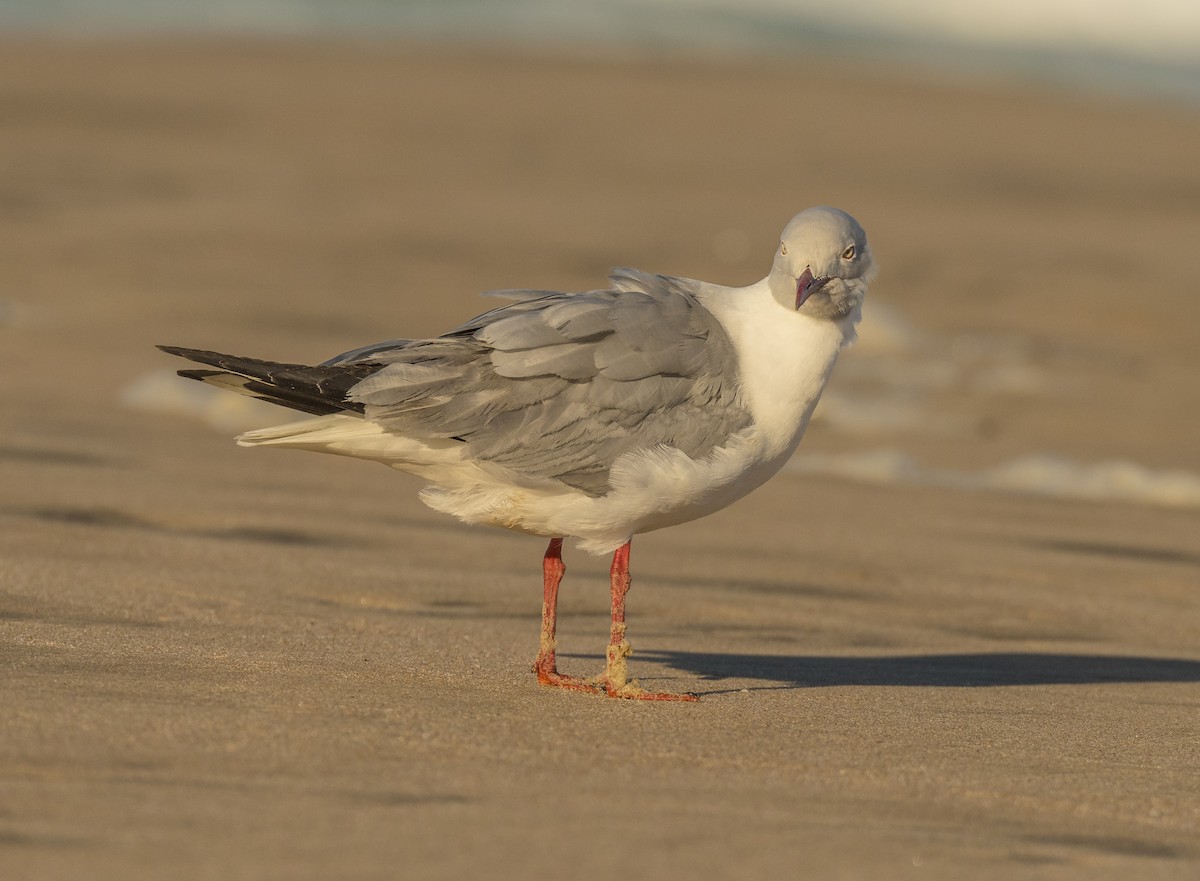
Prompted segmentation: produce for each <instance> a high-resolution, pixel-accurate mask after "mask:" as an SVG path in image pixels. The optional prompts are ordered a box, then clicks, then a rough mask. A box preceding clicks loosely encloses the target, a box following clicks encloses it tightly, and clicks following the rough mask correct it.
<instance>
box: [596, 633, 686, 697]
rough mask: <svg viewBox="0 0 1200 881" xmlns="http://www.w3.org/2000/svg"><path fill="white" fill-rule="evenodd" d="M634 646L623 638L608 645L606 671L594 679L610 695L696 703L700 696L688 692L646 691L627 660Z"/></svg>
mask: <svg viewBox="0 0 1200 881" xmlns="http://www.w3.org/2000/svg"><path fill="white" fill-rule="evenodd" d="M631 654H633V648H632V647H631V646H630V645H629V643H628V642H626V641H624V640H622V641H621V642H619V643H617V644H616V645H610V646H609V647H608V665H607V666H606V667H605V668H604V672H603V673H601V674H600V675H599V676H597V677H596V678H595V679H593V680H592V682H593V683H595V684H596V685H597V686H599V687H601V688H603V689H604V693H605V694H607V695H608V696H609V697H618V698H623V699H625V700H633V701H688V702H690V703H694V702H696V701H698V700H700V698H698V697H696V695H694V694H688V693H686V692H683V693H680V694H675V693H674V692H670V691H646V689H644V688H642V686H641V684H640V683H639V682H638V681H637V680H636V679H631V678H630V676H629V662H628V661H626V658H628V657H629V656H630V655H631Z"/></svg>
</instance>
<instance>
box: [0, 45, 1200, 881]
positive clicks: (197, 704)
mask: <svg viewBox="0 0 1200 881" xmlns="http://www.w3.org/2000/svg"><path fill="white" fill-rule="evenodd" d="M3 48H4V51H3V52H0V118H3V120H4V122H5V136H4V138H3V139H0V266H3V272H2V280H0V400H2V402H3V423H2V429H0V486H2V487H3V489H2V491H0V527H2V528H0V621H2V622H3V623H2V627H0V634H2V635H3V638H2V640H0V651H2V652H3V662H4V668H3V669H4V675H3V677H2V678H0V705H2V706H3V707H4V713H3V718H4V723H3V736H2V737H0V755H2V759H0V792H2V793H3V794H2V795H0V865H3V866H4V869H3V874H4V876H5V877H6V878H21V879H24V878H29V879H59V878H62V879H67V878H79V877H89V878H122V879H137V878H161V877H166V876H170V877H179V878H223V879H237V878H256V879H261V878H289V879H294V878H395V877H406V878H432V879H439V878H445V879H460V878H464V877H487V878H518V877H521V878H526V877H530V876H532V875H536V874H548V873H559V874H569V875H571V876H572V877H581V878H582V877H596V876H599V875H601V874H602V873H603V874H606V875H618V874H622V873H627V874H628V875H629V876H630V877H643V878H679V877H709V878H783V877H814V878H839V877H845V878H858V877H877V878H892V877H896V878H904V877H918V876H920V877H934V878H946V879H957V878H963V877H971V878H981V879H987V878H1012V877H1023V878H1053V879H1059V878H1081V879H1082V878H1088V879H1094V878H1108V877H1111V878H1118V877H1120V878H1129V877H1155V878H1192V877H1195V876H1196V873H1197V871H1198V870H1200V845H1198V844H1197V840H1198V838H1197V833H1198V832H1200V759H1198V756H1200V742H1198V734H1197V732H1198V731H1200V626H1198V625H1200V538H1198V537H1197V536H1200V511H1198V510H1196V509H1194V508H1179V509H1173V508H1165V507H1154V506H1149V505H1134V504H1124V503H1118V502H1114V501H1102V502H1083V501H1073V500H1069V499H1055V498H1044V497H1038V496H1033V495H1019V494H1006V493H997V492H963V491H956V490H951V489H944V488H936V487H919V486H916V487H904V486H875V485H866V484H858V483H852V482H847V481H843V480H837V479H833V478H831V477H822V476H819V475H818V476H812V475H802V474H799V473H795V472H790V473H784V474H781V475H780V476H779V477H777V478H776V479H775V480H773V481H772V482H771V483H769V484H768V485H767V486H766V487H764V488H763V489H761V490H760V491H758V492H757V493H756V494H754V495H753V496H751V497H750V498H749V499H747V500H744V501H743V502H741V503H739V504H738V505H736V506H734V507H733V508H731V509H729V510H727V511H725V512H722V513H721V514H718V515H715V516H713V517H710V518H708V519H706V520H704V521H699V522H697V523H694V524H689V525H686V526H683V527H679V528H676V529H672V530H668V531H665V532H662V533H656V534H651V535H647V536H643V537H640V538H639V539H638V540H637V541H636V542H635V544H634V550H633V567H634V570H633V571H634V588H633V592H632V593H631V594H630V637H631V641H632V643H633V645H634V648H635V652H636V654H635V656H634V658H633V664H634V669H635V673H637V674H639V675H640V676H641V677H642V679H643V681H644V682H645V684H647V685H648V686H650V687H652V688H658V689H673V690H690V691H695V692H697V693H699V694H701V695H702V698H703V699H702V701H701V702H700V703H699V704H696V705H671V706H664V705H639V704H635V703H625V702H615V701H607V700H601V699H597V698H590V697H586V696H580V695H575V694H564V693H559V692H555V691H549V690H543V689H539V688H538V687H537V686H536V684H535V683H534V681H533V677H532V675H531V674H530V673H529V664H530V662H531V660H532V655H533V652H534V651H535V649H536V644H537V633H538V627H537V625H538V610H539V607H540V591H539V588H540V578H539V569H540V555H541V552H542V549H543V547H542V542H541V541H540V540H537V539H534V538H530V537H524V536H519V535H510V534H507V533H502V532H499V531H493V530H487V529H482V528H480V529H469V528H467V527H463V526H460V525H458V524H457V523H455V522H453V521H451V520H449V519H446V518H444V517H442V516H440V515H437V514H435V513H434V512H432V511H429V510H427V509H425V508H424V507H423V506H422V505H421V504H420V503H419V502H418V501H417V499H416V496H415V490H416V489H417V488H419V484H418V483H416V482H415V481H414V480H412V479H410V478H408V477H406V476H404V475H399V474H392V473H390V472H387V471H384V470H383V469H381V468H379V467H377V466H373V465H369V464H366V463H360V462H353V461H345V460H339V459H336V458H334V457H323V456H316V455H309V454H295V453H283V452H275V451H253V450H241V449H238V448H236V447H235V446H234V445H233V444H232V443H231V442H230V441H229V439H228V433H224V434H223V433H221V432H218V431H215V430H213V429H212V428H211V427H209V426H206V425H205V424H203V423H202V422H200V421H199V420H195V419H188V418H181V417H180V416H177V415H170V414H166V413H158V412H153V411H150V410H146V409H137V408H131V407H129V406H124V405H122V403H121V398H122V393H123V391H124V390H127V389H128V388H129V387H130V385H131V384H132V383H135V382H137V381H138V380H139V379H141V378H144V377H145V376H146V375H147V374H151V373H153V372H154V371H158V370H167V369H170V368H172V367H173V366H175V365H172V364H171V363H170V360H169V359H167V357H166V356H164V355H161V354H160V353H157V352H156V351H155V350H154V349H153V345H154V344H155V343H173V344H179V345H189V346H204V347H211V348H215V349H219V350H224V351H231V352H237V353H245V354H254V355H260V356H263V357H269V358H274V359H278V360H291V359H294V360H308V361H312V360H317V359H321V358H324V357H327V356H329V355H331V354H333V353H336V352H338V351H342V350H344V349H347V348H350V347H353V346H355V345H358V344H362V343H365V342H369V341H374V340H378V339H385V338H389V337H395V336H402V335H403V336H417V335H428V334H435V333H437V332H439V331H441V330H444V329H445V328H447V327H450V326H452V325H453V324H455V323H458V322H460V321H461V320H463V319H464V318H466V317H469V316H470V315H473V314H475V313H476V312H478V311H480V310H481V309H482V308H483V307H485V306H486V305H488V303H487V301H479V300H478V299H477V298H476V294H477V292H478V291H480V290H482V289H486V288H507V287H521V286H524V287H535V288H561V289H584V288H588V287H594V286H596V285H598V284H599V283H600V282H601V280H602V278H603V276H604V273H605V271H606V270H607V268H608V267H609V265H610V264H612V263H613V262H621V263H627V264H630V265H634V266H639V267H643V268H646V269H653V270H656V271H663V272H670V273H677V274H686V275H692V276H697V277H703V278H707V279H711V280H714V281H720V282H725V283H744V282H748V281H752V280H754V279H756V278H758V277H760V276H761V275H762V274H763V272H764V271H765V269H766V267H767V263H768V260H769V254H770V249H771V247H772V246H773V243H774V239H775V236H776V235H777V233H778V230H779V228H780V227H781V226H782V224H783V223H784V222H786V220H787V219H788V218H789V217H790V216H791V215H792V214H793V213H794V212H795V211H796V210H799V209H800V208H803V207H806V206H808V205H812V204H822V203H832V204H837V205H839V206H840V207H843V208H845V209H847V210H849V211H850V212H851V213H853V214H855V215H856V216H858V217H859V219H860V220H862V222H863V223H864V225H865V226H866V227H867V229H868V231H869V233H870V235H871V237H872V241H873V245H874V249H875V251H876V254H877V257H878V260H879V263H880V265H881V274H880V277H879V281H878V283H877V285H876V286H875V288H873V290H872V296H873V298H874V301H875V302H877V303H880V304H883V305H884V306H885V307H886V308H889V309H891V310H894V311H895V312H896V313H897V314H900V315H902V316H903V319H904V321H905V322H906V326H908V327H911V328H914V329H915V332H916V333H917V334H918V336H919V337H920V339H921V340H923V341H924V343H922V345H926V344H927V349H926V350H925V351H926V354H925V355H923V356H922V358H916V359H914V358H913V357H912V355H911V353H907V354H906V353H904V352H901V353H900V354H899V355H898V356H897V360H896V361H895V362H894V365H895V368H896V369H895V371H894V373H896V374H897V375H898V376H899V377H900V379H901V380H903V379H904V378H905V376H904V370H905V364H909V365H910V366H912V365H914V364H916V365H918V366H919V365H924V366H926V367H927V366H928V363H929V361H930V360H931V359H932V360H936V358H937V357H938V355H937V353H942V354H943V355H944V356H945V358H946V359H951V360H952V359H953V358H958V359H959V361H960V362H961V361H962V359H963V358H968V359H969V357H974V356H971V355H970V352H968V355H966V356H964V355H963V354H962V353H963V351H964V347H966V348H967V349H970V346H981V345H982V346H983V347H984V348H983V350H986V351H988V352H992V353H993V354H992V355H988V356H986V357H992V358H993V359H1000V361H1003V365H1009V362H1008V361H1004V359H1005V358H1008V357H1009V355H1006V354H1003V353H1011V352H1012V351H1017V352H1019V357H1020V363H1019V364H1018V365H1017V366H1018V367H1019V368H1020V371H1024V372H1020V371H1018V373H1019V375H1021V376H1026V377H1032V379H1033V381H1032V383H1031V385H1030V387H1029V388H1019V387H1018V386H1019V383H1018V384H1015V385H1014V384H1011V383H1010V385H1008V386H1005V387H1003V388H999V389H997V387H996V385H995V384H994V383H993V384H992V385H990V386H987V385H986V384H981V383H978V382H976V383H972V382H966V381H960V380H958V379H952V380H951V381H947V382H945V383H942V384H940V385H939V384H938V383H937V382H931V381H929V380H928V374H927V372H923V373H922V374H921V376H922V377H925V379H921V377H918V376H917V375H916V371H915V370H914V371H913V377H912V378H913V385H914V386H915V385H920V386H921V388H922V392H921V398H920V407H921V408H922V409H920V410H919V411H918V412H919V414H920V415H921V417H922V418H921V419H919V420H917V421H918V424H916V425H912V424H906V425H904V426H901V427H892V428H890V429H889V428H887V427H886V426H884V427H880V426H875V427H874V428H873V429H871V430H869V431H856V430H851V429H850V428H849V427H847V425H846V424H845V423H839V422H838V421H837V420H835V419H831V418H826V419H824V420H820V421H818V422H817V423H816V424H814V426H813V428H812V431H811V433H810V437H808V438H807V439H806V440H805V443H804V445H803V446H802V449H803V450H806V451H813V452H824V453H838V452H847V451H849V452H853V451H869V450H872V449H877V448H884V447H888V448H896V449H902V450H904V451H906V452H908V453H909V454H911V455H913V456H915V457H918V458H919V459H921V460H922V461H925V462H929V463H933V464H938V465H943V466H946V467H956V468H963V469H979V468H985V467H990V466H993V465H994V464H996V463H998V462H1004V461H1007V460H1010V459H1012V458H1014V457H1017V456H1020V455H1024V454H1028V453H1031V452H1055V453H1059V454H1063V455H1067V456H1071V457H1073V458H1074V459H1076V460H1078V461H1081V462H1095V461H1102V460H1106V459H1122V460H1127V461H1131V462H1137V463H1140V464H1141V465H1144V466H1146V467H1148V468H1153V469H1179V470H1186V471H1191V472H1200V454H1198V452H1197V449H1198V448H1197V445H1196V433H1197V429H1196V426H1197V422H1196V418H1197V417H1196V414H1197V412H1200V297H1197V296H1196V286H1197V279H1198V278H1200V256H1198V254H1197V251H1196V235H1197V231H1198V229H1200V209H1198V208H1197V205H1200V167H1198V166H1197V165H1196V163H1195V158H1194V149H1195V144H1196V143H1198V142H1200V114H1197V113H1195V112H1193V111H1188V110H1185V109H1181V108H1176V107H1170V106H1161V107H1155V106H1150V105H1135V104H1130V103H1121V102H1117V101H1115V100H1101V99H1098V98H1093V97H1085V96H1079V95H1064V94H1056V93H1051V92H1049V91H1047V90H1045V89H1037V88H1033V87H1031V86H1022V85H1019V84H1012V83H1009V84H996V83H987V82H975V81H968V80H963V81H959V82H955V83H947V82H942V81H938V80H936V79H933V78H931V77H919V76H916V75H913V74H905V73H903V72H898V71H896V70H889V69H885V68H878V69H872V68H870V67H869V66H868V67H863V66H861V65H858V66H853V65H849V64H840V63H836V62H832V61H829V60H818V61H812V62H807V63H806V62H803V61H800V60H797V61H795V62H794V63H783V62H779V63H774V64H765V63H764V64H760V65H750V64H748V63H734V62H729V61H724V62H717V61H713V62H699V61H684V60H678V59H675V60H670V61H665V60H664V61H647V60H635V59H603V58H595V57H585V58H576V59H572V58H568V57H566V56H562V57H552V56H539V57H535V56H512V55H504V54H500V53H494V52H493V53H489V52H483V51H477V50H468V49H459V50H449V49H440V48H438V49H435V48H431V47H404V46H390V47H389V46H381V45H374V46H362V45H352V44H330V45H315V44H306V45H287V44H283V45H266V44H255V43H244V42H207V43H206V42H193V43H158V44H153V43H141V44H137V43H124V44H96V43H90V44H89V43H67V42H59V43H51V42H41V43H38V42H29V43H9V44H7V45H5V46H4V47H3ZM868 321H870V312H869V311H868ZM869 332H870V331H869V328H868V329H867V330H865V331H864V343H868V341H869V337H868V336H867V334H868V333H869ZM931 340H932V341H933V342H930V341H931ZM997 341H999V342H997ZM987 345H992V348H991V349H988V348H987ZM872 351H875V352H876V353H878V352H879V350H878V349H875V350H872V349H871V347H870V346H869V345H865V346H864V350H863V352H861V353H851V358H858V359H859V360H858V361H853V360H847V362H846V365H844V366H846V368H847V370H846V371H845V376H842V375H841V374H839V376H837V377H835V382H834V386H833V388H832V389H831V392H832V393H834V394H839V395H843V396H854V395H865V394H869V393H877V392H878V391H879V385H880V379H879V376H878V371H876V372H875V373H872V372H871V371H870V370H864V369H862V367H861V365H864V364H868V365H869V364H870V363H871V362H870V361H869V359H870V358H871V357H872ZM970 351H971V352H973V351H976V350H975V349H970ZM997 351H999V352H1001V353H1002V354H1001V355H995V352H997ZM929 352H933V353H934V354H933V355H929V354H928V353H929ZM955 353H957V354H955ZM878 357H883V356H882V355H878ZM979 357H984V356H979ZM906 359H907V360H906ZM947 363H949V362H948V361H947ZM963 363H965V362H963ZM989 363H990V362H989ZM997 363H1000V362H999V361H998V362H997ZM855 364H858V365H860V366H859V367H858V368H856V367H855V366H854V365H855ZM1003 365H1002V366H1003ZM1009 366H1011V365H1009ZM1004 375H1005V376H1008V377H1010V378H1011V376H1012V375H1013V372H1012V371H1009V372H1008V373H1005V374H1004ZM180 382H182V380H181V381H180ZM921 383H924V384H923V385H921ZM893 385H894V387H893ZM893 385H889V388H890V389H892V391H890V392H888V393H889V394H896V395H901V396H902V395H903V394H905V391H904V390H905V388H906V384H905V383H904V382H903V381H900V382H897V383H894V384H893ZM985 386H986V387H985ZM896 389H898V391H897V390H896ZM926 416H928V420H926V419H925V417H926ZM566 561H567V566H568V570H569V571H568V575H567V580H566V582H565V584H564V590H563V596H562V620H561V627H560V648H561V650H562V652H563V653H564V661H563V668H564V669H565V670H566V671H567V672H573V673H580V674H584V673H588V672H592V671H594V670H595V669H597V668H598V667H599V665H600V664H602V649H603V644H604V641H605V636H606V633H607V621H606V617H607V616H606V603H607V594H606V583H605V575H606V569H607V565H606V561H603V560H599V559H596V558H590V557H585V556H583V555H581V554H580V553H578V552H573V551H572V549H571V548H570V546H569V545H568V548H567V557H566Z"/></svg>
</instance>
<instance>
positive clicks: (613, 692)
mask: <svg viewBox="0 0 1200 881" xmlns="http://www.w3.org/2000/svg"><path fill="white" fill-rule="evenodd" d="M631 541H632V539H631V540H630V541H627V542H625V544H623V545H621V546H620V547H619V548H617V550H616V552H615V553H614V554H613V561H612V568H611V569H610V570H609V581H610V585H611V590H612V626H611V629H610V631H609V639H608V653H607V654H608V661H607V663H606V664H605V667H604V673H603V674H602V675H601V677H600V682H602V683H603V685H604V690H605V691H606V692H607V693H608V696H609V697H622V698H630V699H633V700H643V701H694V700H697V698H696V696H695V695H693V694H672V693H670V692H652V691H645V690H644V689H643V688H642V687H641V686H640V685H639V684H638V681H637V680H636V679H630V678H629V662H628V661H626V658H628V657H629V656H630V655H631V654H633V649H632V647H630V645H629V642H628V640H626V639H625V595H626V594H627V593H629V585H630V578H629V547H630V543H631Z"/></svg>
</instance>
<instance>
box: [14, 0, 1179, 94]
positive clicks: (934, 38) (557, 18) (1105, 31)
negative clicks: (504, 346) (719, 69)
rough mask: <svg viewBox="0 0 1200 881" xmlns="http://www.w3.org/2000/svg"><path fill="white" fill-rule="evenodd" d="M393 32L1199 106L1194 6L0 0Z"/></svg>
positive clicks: (44, 26) (205, 22) (278, 27)
mask: <svg viewBox="0 0 1200 881" xmlns="http://www.w3.org/2000/svg"><path fill="white" fill-rule="evenodd" d="M47 32H49V33H67V34H71V35H75V36H81V35H82V36H88V35H96V36H103V35H108V36H112V35H120V34H147V33H151V34H152V33H233V34H245V35H277V36H297V37H299V36H307V37H312V36H320V35H339V34H340V35H348V36H357V37H400V38H406V39H412V40H438V39H465V40H470V41H473V42H483V43H488V42H492V43H502V42H507V43H524V44H550V45H553V46H556V47H558V48H563V47H570V46H572V45H578V46H587V47H592V48H596V49H601V50H603V49H611V50H617V51H625V52H634V53H650V52H683V53H691V52H710V53H721V54H733V55H737V54H756V53H761V54H766V55H775V56H786V55H788V54H797V53H806V54H811V53H833V54H840V55H846V54H849V55H852V56H857V57H864V58H877V59H883V60H898V61H905V62H909V63H913V64H917V65H925V66H929V67H932V68H934V69H940V70H946V69H952V70H953V69H957V70H968V71H977V72H981V73H991V74H1007V75H1015V76H1023V77H1035V78H1041V79H1047V80H1051V81H1055V82H1059V83H1065V84H1069V85H1072V86H1075V87H1082V88H1086V89H1093V90H1102V91H1108V92H1122V93H1127V94H1134V95H1144V96H1149V97H1170V98H1175V99H1182V100H1185V101H1188V102H1191V103H1196V104H1200V3H1196V2H1194V0H1139V2H1133V0H1094V2H1086V0H1041V2H1039V0H1006V2H1002V3H1001V2H985V3H963V2H961V0H908V2H906V0H864V2H860V3H856V4H846V3H841V2H835V0H203V2H196V0H2V2H0V33H7V34H10V35H11V34H20V33H47Z"/></svg>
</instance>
